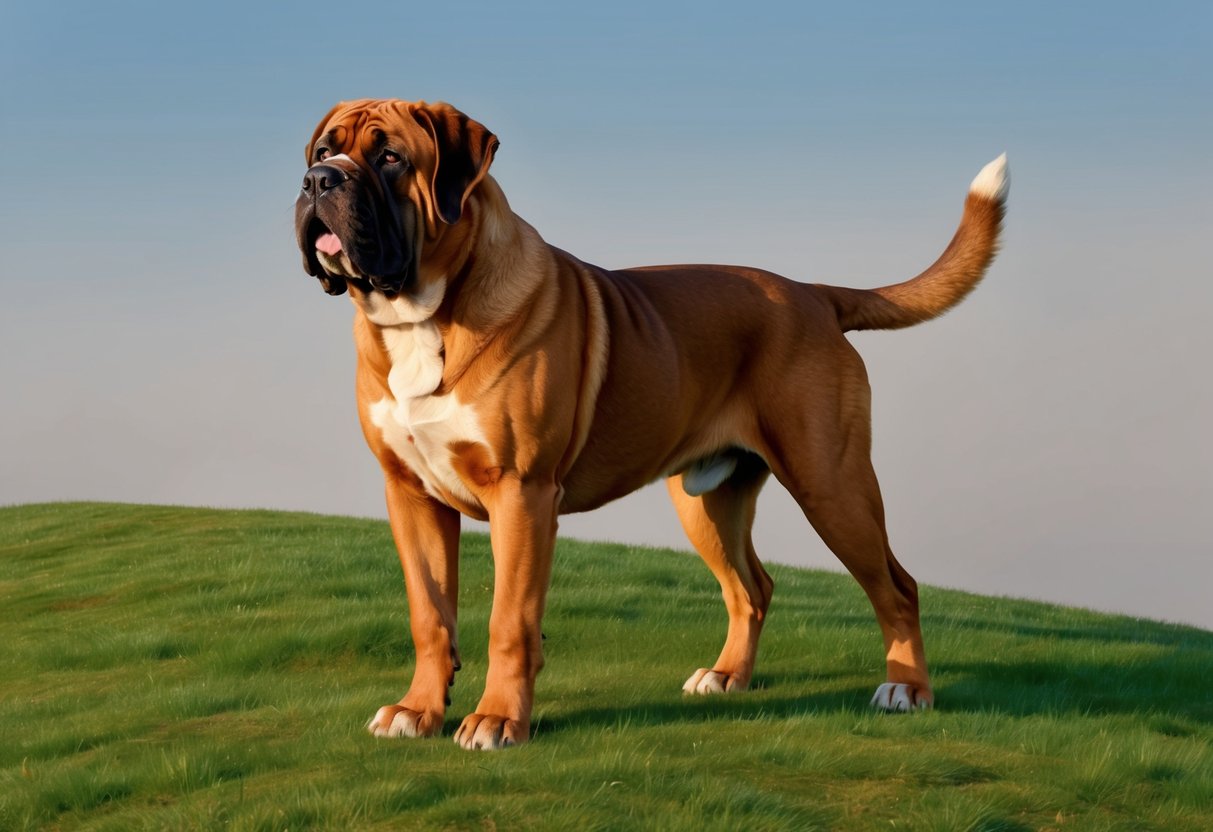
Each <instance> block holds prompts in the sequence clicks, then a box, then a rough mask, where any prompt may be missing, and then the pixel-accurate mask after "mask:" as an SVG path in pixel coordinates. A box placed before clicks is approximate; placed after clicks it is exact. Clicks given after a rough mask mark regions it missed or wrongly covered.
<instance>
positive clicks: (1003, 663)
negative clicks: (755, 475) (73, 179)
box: [0, 504, 1213, 832]
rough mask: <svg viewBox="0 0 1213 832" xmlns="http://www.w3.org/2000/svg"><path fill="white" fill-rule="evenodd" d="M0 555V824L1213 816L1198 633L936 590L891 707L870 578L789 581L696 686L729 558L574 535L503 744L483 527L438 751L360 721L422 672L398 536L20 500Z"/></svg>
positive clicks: (304, 522)
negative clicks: (918, 677)
mask: <svg viewBox="0 0 1213 832" xmlns="http://www.w3.org/2000/svg"><path fill="white" fill-rule="evenodd" d="M807 533H808V531H807V529H806V534H807ZM0 565H2V566H0V622H3V629H2V630H0V636H2V638H0V829H30V828H49V829H112V830H129V829H196V828H202V829H209V828H223V829H267V830H269V829H303V828H331V829H413V828H439V829H441V828H452V829H462V828H472V829H512V828H523V829H532V828H533V829H576V830H578V832H588V831H589V830H596V829H636V828H641V829H661V830H679V829H686V830H700V829H721V830H724V829H728V830H732V829H739V828H746V829H753V830H763V829H909V830H920V829H922V830H1020V829H1041V828H1052V829H1059V830H1108V829H1126V830H1129V829H1158V830H1176V829H1178V830H1183V829H1189V830H1198V829H1199V830H1206V829H1210V828H1213V750H1211V746H1210V740H1211V738H1213V693H1211V691H1213V633H1209V632H1205V631H1201V630H1197V629H1193V628H1188V627H1180V626H1172V625H1166V624H1159V623H1154V622H1149V621H1141V620H1135V619H1130V618H1124V617H1119V616H1111V615H1101V614H1096V613H1091V612H1085V611H1081V610H1074V609H1065V608H1061V607H1055V606H1049V605H1045V604H1038V603H1032V602H1027V601H1016V600H1008V599H994V598H988V597H981V596H975V595H969V594H965V593H961V592H953V591H946V590H939V589H932V588H929V587H927V588H925V589H924V590H923V593H922V596H923V605H924V610H925V615H924V629H925V631H926V636H927V649H928V654H929V656H930V658H931V660H932V663H933V671H934V679H935V685H936V694H937V698H938V710H936V711H934V712H931V713H923V714H913V715H900V716H897V715H880V714H875V713H871V712H869V711H868V709H867V701H868V697H869V696H870V695H871V693H872V691H873V690H874V688H875V686H876V685H877V683H879V682H880V681H881V680H882V671H883V661H882V656H881V645H880V637H879V633H878V630H877V627H876V623H875V619H874V618H873V615H872V612H871V610H870V608H869V607H868V604H867V601H866V599H864V597H863V595H862V593H861V592H860V590H859V589H858V587H857V586H856V585H855V584H854V582H853V581H851V580H850V579H849V578H847V577H845V576H841V575H835V574H828V573H822V572H810V571H804V570H798V569H792V568H787V567H782V568H781V567H773V568H772V569H771V572H772V575H773V576H774V578H775V584H776V588H775V600H774V602H773V605H772V608H771V616H770V619H769V623H768V625H767V630H766V632H765V634H764V639H763V646H762V649H761V652H760V656H759V667H758V671H757V674H756V677H755V689H753V690H751V691H750V692H748V693H745V694H741V695H736V696H728V697H710V698H700V697H684V696H683V695H682V694H681V693H680V685H681V684H682V682H683V680H684V679H685V678H686V677H687V676H688V675H689V674H690V672H691V671H692V670H694V669H695V668H696V667H699V666H702V665H706V664H709V663H710V662H711V661H712V660H713V659H714V658H715V656H716V653H717V651H718V650H719V648H720V645H721V643H722V641H723V638H724V629H725V616H724V607H723V604H722V602H721V600H720V595H719V590H718V588H717V587H716V584H715V582H714V580H713V578H712V577H711V575H710V574H709V573H708V571H707V570H706V569H705V568H704V567H703V565H702V564H701V563H700V562H699V561H698V559H697V558H695V557H693V556H691V555H688V554H685V553H671V552H662V551H656V550H650V549H643V548H638V547H630V546H620V545H605V544H586V543H578V542H575V541H561V543H560V545H559V547H558V550H557V562H556V568H555V572H554V578H553V586H552V591H551V594H550V596H549V599H550V600H549V607H548V613H547V617H546V619H545V623H544V630H545V632H546V634H547V637H548V638H547V642H546V655H547V669H546V670H545V671H544V672H543V674H542V675H541V676H540V679H539V683H538V689H537V692H536V699H537V706H536V713H535V719H534V728H533V741H532V742H531V743H530V744H528V745H526V746H523V747H520V748H515V749H509V750H507V751H503V752H497V753H488V754H486V753H470V752H465V751H461V750H460V749H458V748H457V747H456V746H455V745H454V743H453V742H451V740H450V736H451V733H452V731H453V729H454V727H455V726H456V725H457V724H458V721H459V719H460V718H461V717H462V716H463V715H464V714H466V713H467V712H468V711H469V710H471V708H472V707H473V705H474V704H475V702H476V700H477V698H478V696H479V693H480V688H481V685H482V683H483V679H484V671H485V659H484V656H485V649H486V644H485V641H486V630H487V621H488V612H489V604H490V600H491V591H490V587H491V574H492V562H491V558H490V555H489V549H488V543H487V540H486V539H485V538H484V537H482V536H478V535H468V536H466V538H465V540H464V552H463V560H462V595H461V606H460V642H461V648H462V653H463V659H464V669H463V671H462V672H461V673H460V674H459V677H458V680H457V682H456V685H455V687H454V689H453V691H452V696H453V700H454V701H453V704H452V707H451V710H450V712H449V717H448V721H447V725H446V731H445V734H444V737H443V738H442V739H438V740H376V739H374V738H372V737H370V736H369V735H367V734H366V733H365V731H364V729H363V725H364V724H365V722H366V721H367V719H368V718H369V717H370V716H371V714H373V713H374V711H375V709H376V708H378V707H379V706H380V705H382V704H385V703H388V702H392V701H395V700H396V699H397V698H398V697H399V696H400V694H401V693H403V691H404V688H405V686H406V684H407V681H408V672H409V670H410V667H411V650H412V649H411V645H410V644H409V642H408V637H407V632H408V631H407V618H406V616H407V610H406V604H405V598H404V591H403V585H402V581H401V577H400V569H399V565H398V563H397V561H396V556H395V553H394V550H393V548H392V545H391V541H390V537H389V535H388V530H387V527H386V524H384V523H381V522H375V521H369V520H353V519H347V518H336V517H320V516H314V515H306V514H283V513H274V512H263V511H245V512H235V511H211V510H202V509H188V508H169V507H144V506H128V505H99V504H59V505H37V506H21V507H15V508H5V509H0ZM1043 579H1046V578H1043V577H1042V580H1043Z"/></svg>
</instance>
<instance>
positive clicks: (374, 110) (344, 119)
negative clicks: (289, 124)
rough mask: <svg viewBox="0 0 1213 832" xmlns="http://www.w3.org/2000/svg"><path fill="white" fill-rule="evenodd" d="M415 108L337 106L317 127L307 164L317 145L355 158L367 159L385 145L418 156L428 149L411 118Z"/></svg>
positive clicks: (370, 103)
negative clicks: (420, 152) (424, 149)
mask: <svg viewBox="0 0 1213 832" xmlns="http://www.w3.org/2000/svg"><path fill="white" fill-rule="evenodd" d="M415 107H416V105H415V104H413V103H412V102H409V101H393V100H382V101H378V100H373V99H363V100H360V101H347V102H343V103H341V104H338V105H337V106H336V107H334V108H333V110H332V112H330V113H329V114H328V115H327V116H326V117H325V118H324V119H323V120H322V121H321V122H320V124H319V125H318V126H317V127H316V132H315V134H314V135H313V136H312V141H311V143H310V144H309V145H308V161H309V162H310V161H311V157H312V154H313V152H314V150H315V148H316V146H317V145H319V144H323V145H324V146H325V147H327V148H328V149H329V150H331V151H332V152H333V153H345V154H347V155H349V156H351V157H354V158H358V157H363V158H365V157H369V156H371V155H373V154H374V153H375V152H376V151H377V150H379V149H381V148H383V147H384V146H385V145H393V146H397V147H398V146H399V145H403V146H404V147H403V148H399V147H398V149H406V150H409V151H411V153H412V154H416V153H418V152H419V151H421V150H422V149H423V148H426V147H427V146H428V145H429V135H428V133H427V132H426V131H425V129H424V128H423V127H422V126H421V125H420V124H418V123H417V120H416V119H415V118H413V115H412V112H413V109H414V108H415Z"/></svg>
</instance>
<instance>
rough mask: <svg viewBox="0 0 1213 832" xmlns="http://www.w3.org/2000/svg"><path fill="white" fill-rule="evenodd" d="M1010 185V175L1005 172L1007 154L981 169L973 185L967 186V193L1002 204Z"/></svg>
mask: <svg viewBox="0 0 1213 832" xmlns="http://www.w3.org/2000/svg"><path fill="white" fill-rule="evenodd" d="M1010 185H1011V175H1010V173H1009V171H1008V170H1007V154H1005V153H1004V154H1002V155H1001V156H999V157H998V158H997V159H995V160H994V161H993V162H990V164H988V165H986V166H985V167H984V168H982V169H981V172H980V173H978V174H977V176H976V177H975V178H974V179H973V184H971V185H969V193H971V194H973V195H974V196H983V197H985V198H986V199H992V200H994V201H995V202H1002V201H1004V200H1005V199H1006V198H1007V190H1008V189H1009V188H1010Z"/></svg>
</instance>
